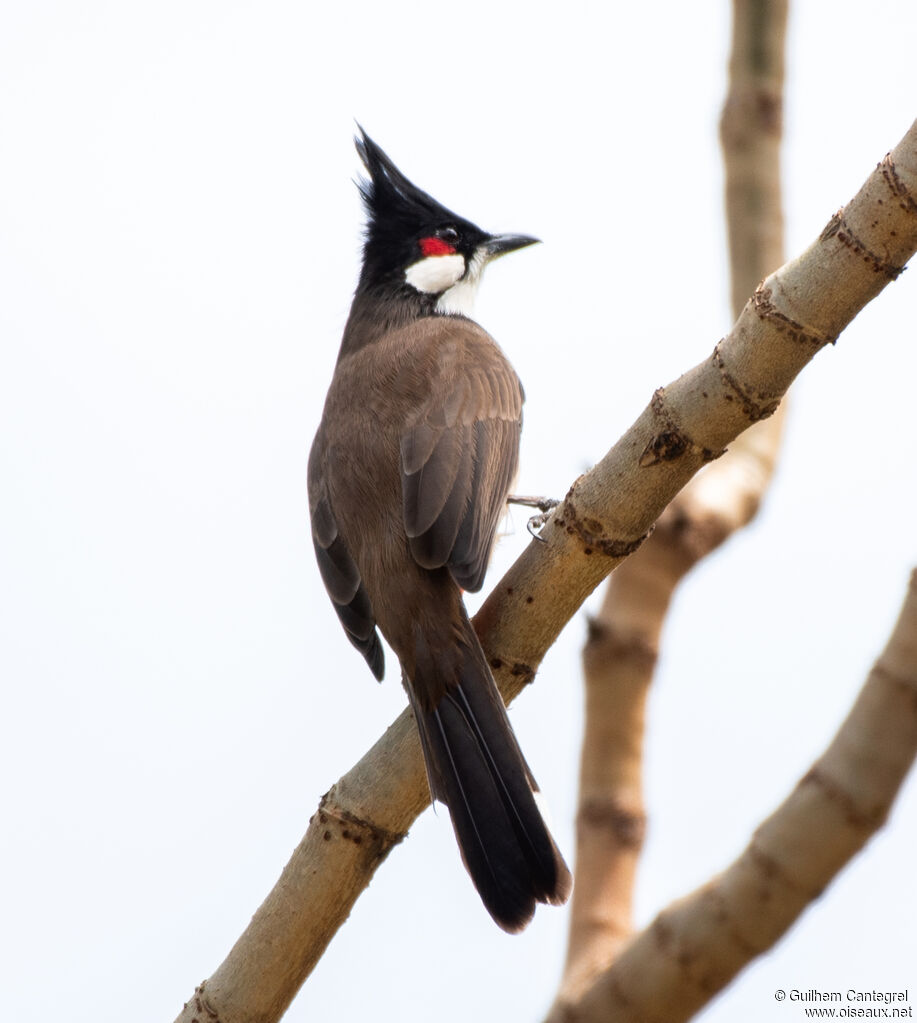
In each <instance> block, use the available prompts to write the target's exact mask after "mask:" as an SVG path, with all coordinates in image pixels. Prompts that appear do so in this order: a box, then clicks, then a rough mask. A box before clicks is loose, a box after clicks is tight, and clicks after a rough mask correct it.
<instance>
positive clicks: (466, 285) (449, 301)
mask: <svg viewBox="0 0 917 1023" xmlns="http://www.w3.org/2000/svg"><path fill="white" fill-rule="evenodd" d="M486 262H487V255H486V253H484V252H483V251H482V250H481V249H478V251H477V252H475V254H474V255H473V256H472V257H471V260H470V262H469V263H468V269H467V270H466V271H465V276H464V277H462V279H461V280H459V281H456V283H455V284H453V285H452V287H451V288H447V289H446V291H444V292H443V293H442V295H440V296H439V301H438V302H437V303H436V311H437V312H438V313H459V314H461V315H462V316H470V315H471V310H472V309H473V308H474V298H475V295H477V293H478V285H479V284H480V283H481V274H482V273H483V271H484V264H485V263H486Z"/></svg>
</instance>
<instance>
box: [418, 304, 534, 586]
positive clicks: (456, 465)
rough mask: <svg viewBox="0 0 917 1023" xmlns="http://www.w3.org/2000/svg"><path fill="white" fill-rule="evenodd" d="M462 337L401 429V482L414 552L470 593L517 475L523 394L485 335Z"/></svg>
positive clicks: (445, 353) (445, 349) (481, 575)
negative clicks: (427, 396) (462, 340)
mask: <svg viewBox="0 0 917 1023" xmlns="http://www.w3.org/2000/svg"><path fill="white" fill-rule="evenodd" d="M452 329H453V330H456V329H462V328H460V327H458V324H456V325H455V326H454V327H453V328H452ZM467 342H468V343H459V344H457V345H448V346H444V347H443V349H442V350H441V351H442V364H441V366H440V371H439V373H438V374H437V378H436V380H435V381H434V384H433V387H432V388H431V393H430V395H429V398H428V399H427V400H426V401H425V402H424V404H423V406H422V407H421V409H420V410H419V411H418V414H417V415H416V416H415V417H414V419H413V421H412V422H411V423H410V424H409V426H408V428H407V429H406V431H405V432H404V434H403V435H402V439H401V473H402V475H401V485H402V497H403V504H404V525H405V531H406V532H407V535H408V539H409V542H410V547H411V553H412V554H413V556H414V559H415V560H416V561H417V563H418V564H419V565H422V566H423V567H424V568H430V569H432V568H440V567H442V566H443V565H446V566H448V568H449V571H450V572H451V573H452V576H453V578H454V579H455V581H456V582H457V583H458V584H459V586H461V587H462V588H463V589H466V590H470V591H472V592H473V591H476V590H479V589H480V588H481V585H482V584H483V582H484V573H485V572H486V570H487V562H488V559H489V557H490V551H491V548H492V546H493V541H494V534H495V533H496V529H497V524H498V523H499V521H500V518H501V516H502V514H503V509H504V506H505V504H506V497H507V494H508V493H509V488H510V486H511V484H512V481H513V478H514V476H515V474H516V468H517V465H518V462H519V434H520V430H521V427H522V402H523V393H522V385H521V384H520V383H519V378H518V377H517V376H516V374H515V372H514V371H513V369H512V367H511V366H510V364H509V363H508V362H507V360H506V358H505V356H504V355H503V353H502V352H501V351H500V350H499V348H497V346H496V345H495V344H494V343H493V341H491V340H490V338H489V337H487V336H486V335H485V334H483V332H481V333H480V334H478V333H477V331H475V332H474V333H471V332H469V336H468V339H467Z"/></svg>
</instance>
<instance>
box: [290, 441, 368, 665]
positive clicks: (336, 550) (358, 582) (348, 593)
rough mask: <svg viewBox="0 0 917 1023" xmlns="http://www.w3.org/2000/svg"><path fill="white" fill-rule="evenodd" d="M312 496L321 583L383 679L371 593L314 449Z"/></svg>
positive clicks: (348, 631) (353, 639) (351, 635)
mask: <svg viewBox="0 0 917 1023" xmlns="http://www.w3.org/2000/svg"><path fill="white" fill-rule="evenodd" d="M309 499H310V500H309V503H310V506H311V520H312V542H313V544H314V545H315V558H316V561H317V562H318V568H319V572H321V576H322V582H324V584H325V589H326V590H327V591H328V596H329V597H330V598H331V603H332V604H333V605H334V610H335V611H337V615H338V618H339V619H340V620H341V625H343V626H344V632H345V633H346V634H347V638H348V639H349V640H350V642H351V643H353V645H354V646H355V647H356V648H357V650H359V651H360V653H361V654H362V655H363V656H364V657H365V658H366V663H367V664H368V665H369V667H370V670H371V671H372V673H373V674H374V675H375V676H376V678H377V679H379V681H380V682H381V681H382V677H383V675H384V674H385V654H384V653H383V650H382V644H381V643H380V642H379V634H378V632H376V619H375V616H374V615H373V609H372V605H371V603H370V600H369V594H367V592H366V587H365V586H364V585H363V580H362V579H361V578H360V572H359V569H358V568H357V565H356V562H355V561H354V560H353V558H352V557H351V555H350V551H349V550H348V549H347V545H346V544H345V543H344V540H343V537H341V536H340V534H339V533H338V525H337V521H336V520H335V517H334V511H333V510H332V507H331V502H330V501H329V500H328V494H327V492H326V489H325V484H324V480H323V479H322V476H321V472H320V470H319V459H318V458H316V457H315V448H313V454H312V456H311V457H310V459H309Z"/></svg>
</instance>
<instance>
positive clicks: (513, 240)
mask: <svg viewBox="0 0 917 1023" xmlns="http://www.w3.org/2000/svg"><path fill="white" fill-rule="evenodd" d="M354 141H355V144H356V147H357V152H358V153H359V154H360V158H361V160H362V161H363V164H364V166H365V167H366V170H367V172H368V173H369V179H368V180H362V181H360V182H359V183H358V187H359V189H360V195H361V196H362V197H363V204H364V206H365V207H366V237H365V242H364V245H363V270H362V273H361V275H360V285H359V290H361V291H368V290H371V289H374V288H378V287H381V288H392V289H395V290H400V289H402V288H407V289H408V290H409V292H416V293H417V294H418V295H420V296H423V297H424V298H425V299H426V300H427V301H428V302H429V304H430V306H431V308H432V309H434V310H435V311H436V312H439V313H461V314H464V315H468V314H469V313H470V310H471V306H472V303H473V301H474V296H475V293H476V291H477V287H478V284H479V282H480V279H481V273H482V272H483V270H484V267H485V266H486V265H487V264H488V263H489V262H490V261H491V260H492V259H495V258H496V257H497V256H502V255H505V254H506V253H507V252H513V251H514V250H516V249H521V248H523V247H524V246H526V245H532V244H534V243H535V242H537V241H538V239H537V238H532V237H530V236H529V235H522V234H498V235H493V234H488V233H487V232H486V231H482V230H481V228H479V227H478V226H477V225H475V224H472V223H471V221H470V220H465V218H464V217H460V216H458V214H456V213H453V212H452V211H451V210H448V209H446V207H445V206H442V205H441V204H440V203H438V202H437V201H436V200H435V199H434V198H433V197H432V196H430V195H428V194H427V193H426V192H423V191H421V190H420V189H419V188H418V187H417V186H416V185H414V184H412V183H411V182H410V181H408V179H407V178H406V177H405V176H404V175H403V174H402V173H401V171H400V170H398V168H397V167H396V166H395V165H394V164H393V163H392V161H391V160H390V159H389V157H388V156H386V154H385V153H384V152H383V151H382V150H381V149H380V148H379V146H377V145H376V143H375V142H373V140H372V139H371V138H370V137H369V136H368V135H367V134H366V132H365V131H363V129H362V128H361V129H360V135H359V136H358V137H357V138H356V139H355V140H354Z"/></svg>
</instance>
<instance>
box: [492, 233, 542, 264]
mask: <svg viewBox="0 0 917 1023" xmlns="http://www.w3.org/2000/svg"><path fill="white" fill-rule="evenodd" d="M540 241H541V239H540V238H533V237H532V236H531V235H529V234H495V235H491V237H490V238H488V239H487V241H486V242H484V244H483V246H482V248H483V249H484V251H485V252H486V253H487V258H488V259H496V258H497V256H505V255H506V253H507V252H515V251H516V249H524V248H525V247H526V245H537V244H538V243H539V242H540Z"/></svg>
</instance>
